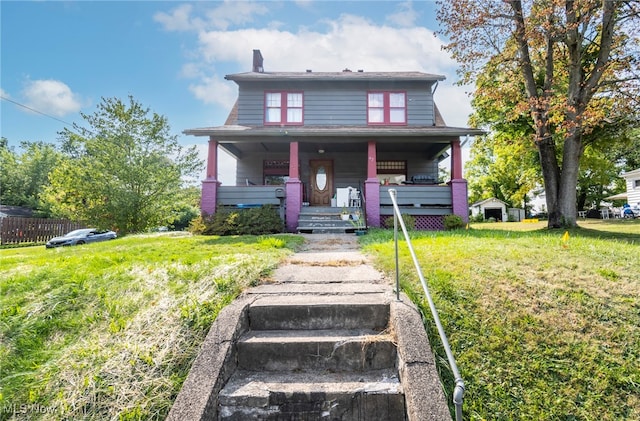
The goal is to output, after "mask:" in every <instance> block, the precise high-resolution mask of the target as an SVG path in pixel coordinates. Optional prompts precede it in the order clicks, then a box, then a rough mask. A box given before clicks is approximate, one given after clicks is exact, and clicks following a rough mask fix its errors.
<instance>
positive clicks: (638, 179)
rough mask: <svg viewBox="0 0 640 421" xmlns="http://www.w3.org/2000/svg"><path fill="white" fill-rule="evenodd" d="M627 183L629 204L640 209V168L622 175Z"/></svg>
mask: <svg viewBox="0 0 640 421" xmlns="http://www.w3.org/2000/svg"><path fill="white" fill-rule="evenodd" d="M622 178H624V179H625V181H626V183H627V203H628V204H630V205H631V206H632V207H633V206H638V207H640V168H638V169H637V170H633V171H629V172H627V173H624V174H622Z"/></svg>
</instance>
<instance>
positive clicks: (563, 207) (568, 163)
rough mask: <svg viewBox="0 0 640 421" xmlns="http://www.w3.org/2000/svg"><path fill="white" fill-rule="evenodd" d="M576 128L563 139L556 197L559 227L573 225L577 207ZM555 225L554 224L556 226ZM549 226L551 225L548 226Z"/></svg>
mask: <svg viewBox="0 0 640 421" xmlns="http://www.w3.org/2000/svg"><path fill="white" fill-rule="evenodd" d="M580 133H581V132H580V131H578V130H576V131H574V132H573V133H572V134H571V135H569V136H568V137H567V138H566V139H565V141H564V151H563V158H562V175H561V177H560V194H559V197H558V211H559V214H560V225H559V226H561V227H575V226H576V216H577V214H578V209H577V207H576V202H577V197H578V189H577V187H578V170H579V166H580V157H581V156H582V150H583V148H582V136H581V135H580ZM556 227H557V226H554V228H556ZM549 228H551V226H549Z"/></svg>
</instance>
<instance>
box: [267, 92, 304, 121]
mask: <svg viewBox="0 0 640 421" xmlns="http://www.w3.org/2000/svg"><path fill="white" fill-rule="evenodd" d="M302 111H303V95H302V92H266V93H265V96H264V124H266V125H270V124H287V125H302V124H303V112H302Z"/></svg>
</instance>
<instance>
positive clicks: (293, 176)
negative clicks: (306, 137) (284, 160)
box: [285, 142, 302, 232]
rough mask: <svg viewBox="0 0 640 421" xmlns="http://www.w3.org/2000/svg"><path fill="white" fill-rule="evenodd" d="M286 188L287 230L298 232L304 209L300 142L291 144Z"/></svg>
mask: <svg viewBox="0 0 640 421" xmlns="http://www.w3.org/2000/svg"><path fill="white" fill-rule="evenodd" d="M285 189H286V194H287V197H286V199H285V200H286V207H287V208H286V210H287V213H286V215H287V216H286V219H287V231H289V232H296V228H298V217H299V216H300V209H302V182H301V181H300V164H299V157H298V142H291V143H290V144H289V179H288V180H287V181H286V183H285Z"/></svg>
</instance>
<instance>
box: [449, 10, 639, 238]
mask: <svg viewBox="0 0 640 421" xmlns="http://www.w3.org/2000/svg"><path fill="white" fill-rule="evenodd" d="M439 4H440V8H439V12H438V19H439V20H440V21H441V22H442V23H443V24H444V25H445V30H444V33H445V35H446V36H447V37H448V38H449V39H450V43H449V44H448V45H447V46H446V48H447V49H448V50H449V51H450V52H451V53H452V54H453V56H454V58H456V59H457V60H458V61H459V62H460V63H461V68H460V74H461V75H462V83H468V82H470V81H472V80H473V79H474V78H475V77H476V76H477V75H478V74H479V73H481V72H483V71H485V70H486V69H487V67H486V66H490V67H491V68H495V69H500V73H501V74H503V76H508V77H504V78H503V79H502V80H501V81H500V83H501V84H502V87H503V90H505V91H509V92H511V93H518V92H521V93H522V95H521V99H520V100H518V95H513V96H512V97H511V100H515V101H516V102H515V103H514V104H513V107H512V108H510V109H505V110H504V111H505V112H506V113H509V115H510V116H511V118H512V121H518V120H520V119H522V118H523V117H526V119H527V120H528V122H529V123H528V124H529V126H530V128H531V135H530V138H531V139H532V140H533V142H534V144H535V146H536V148H537V151H538V155H539V160H540V165H541V172H542V177H543V180H544V187H545V193H546V198H547V209H548V211H549V227H550V228H555V227H561V226H575V225H576V214H577V212H576V210H577V209H576V201H577V194H576V192H577V183H578V175H579V164H580V159H581V157H582V156H583V153H584V150H585V146H586V145H587V144H588V143H589V139H594V137H589V136H588V135H590V134H591V133H593V132H594V130H596V129H598V128H602V127H603V126H604V125H606V124H610V123H611V122H612V121H616V120H617V119H624V118H628V117H629V115H632V114H634V113H636V112H637V109H638V104H637V98H638V90H639V84H638V59H639V57H640V55H639V54H638V51H639V48H638V46H639V38H638V28H640V5H639V4H638V2H632V1H613V0H600V1H598V0H540V1H517V0H509V1H503V2H498V1H494V0H447V1H442V2H439ZM477 95H480V96H482V95H486V96H487V98H496V95H497V93H496V92H490V91H487V90H485V91H477V92H476V96H477ZM508 120H509V119H507V121H508Z"/></svg>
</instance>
